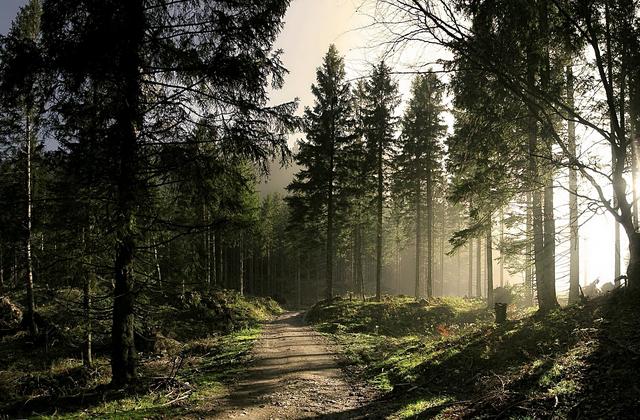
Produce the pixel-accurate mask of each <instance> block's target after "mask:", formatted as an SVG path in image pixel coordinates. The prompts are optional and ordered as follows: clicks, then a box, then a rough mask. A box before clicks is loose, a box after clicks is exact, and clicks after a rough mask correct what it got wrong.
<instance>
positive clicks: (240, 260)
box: [238, 239, 244, 296]
mask: <svg viewBox="0 0 640 420" xmlns="http://www.w3.org/2000/svg"><path fill="white" fill-rule="evenodd" d="M238 264H239V266H238V291H239V292H240V296H244V240H243V239H240V247H239V249H238Z"/></svg>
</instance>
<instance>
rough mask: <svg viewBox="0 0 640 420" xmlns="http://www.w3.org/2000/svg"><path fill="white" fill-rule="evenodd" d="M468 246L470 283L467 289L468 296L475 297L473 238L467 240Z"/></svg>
mask: <svg viewBox="0 0 640 420" xmlns="http://www.w3.org/2000/svg"><path fill="white" fill-rule="evenodd" d="M467 248H468V249H469V284H468V290H467V292H468V293H467V296H468V297H473V240H472V239H471V240H469V241H468V242H467Z"/></svg>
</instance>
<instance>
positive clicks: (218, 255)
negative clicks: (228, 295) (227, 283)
mask: <svg viewBox="0 0 640 420" xmlns="http://www.w3.org/2000/svg"><path fill="white" fill-rule="evenodd" d="M220 239H221V233H220V231H219V230H217V231H216V232H214V237H213V259H214V263H213V265H214V267H215V270H214V277H215V278H214V284H216V285H217V286H223V285H224V283H223V281H222V244H221V240H220Z"/></svg>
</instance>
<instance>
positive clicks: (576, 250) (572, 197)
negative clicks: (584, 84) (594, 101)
mask: <svg viewBox="0 0 640 420" xmlns="http://www.w3.org/2000/svg"><path fill="white" fill-rule="evenodd" d="M566 73H567V76H566V78H567V103H568V105H569V106H570V107H571V108H573V107H574V76H573V63H570V64H569V65H568V66H567V70H566ZM567 131H568V148H569V153H570V154H571V155H572V156H575V155H576V124H575V122H573V121H572V119H571V118H570V119H569V121H568V123H567ZM578 217H579V216H578V171H577V170H576V169H575V168H573V167H570V168H569V304H572V303H576V302H577V301H578V299H579V297H580V236H579V230H578V229H579V227H578V226H579V220H578Z"/></svg>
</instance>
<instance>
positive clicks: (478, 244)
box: [476, 237, 482, 297]
mask: <svg viewBox="0 0 640 420" xmlns="http://www.w3.org/2000/svg"><path fill="white" fill-rule="evenodd" d="M476 296H477V297H482V238H479V237H478V238H477V239H476Z"/></svg>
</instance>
